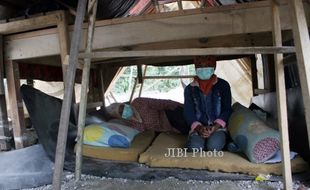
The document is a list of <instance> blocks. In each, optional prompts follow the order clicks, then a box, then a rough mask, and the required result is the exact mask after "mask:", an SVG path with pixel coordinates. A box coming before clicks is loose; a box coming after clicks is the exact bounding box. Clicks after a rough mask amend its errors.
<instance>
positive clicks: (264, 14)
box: [5, 1, 310, 60]
mask: <svg viewBox="0 0 310 190" xmlns="http://www.w3.org/2000/svg"><path fill="white" fill-rule="evenodd" d="M244 4H246V5H244ZM244 4H240V5H234V6H223V7H219V8H217V7H211V8H210V7H208V8H204V9H195V10H189V11H188V10H184V11H176V12H172V13H161V14H152V15H143V16H138V17H129V18H120V19H110V20H103V21H98V22H96V32H95V34H94V43H93V49H94V51H98V50H102V49H106V48H112V47H129V48H130V47H132V46H136V45H139V44H150V43H159V42H166V41H181V40H188V39H201V38H203V39H208V38H211V37H223V36H228V35H237V34H248V33H259V32H271V22H270V7H269V3H268V4H267V3H266V2H265V1H262V2H253V3H244ZM305 8H306V11H307V13H309V10H310V9H309V6H307V7H305ZM308 15H310V14H308ZM308 20H310V18H309V17H308ZM281 24H282V30H289V29H291V22H290V17H289V11H288V6H287V5H282V4H281ZM206 26H208V27H206ZM83 30H84V31H83V32H84V33H85V34H86V26H85V27H84V29H83ZM193 31H194V32H193ZM57 33H58V31H57V30H55V29H47V30H40V31H37V32H28V33H25V34H19V35H11V36H6V37H5V43H6V47H5V59H10V60H19V59H28V58H34V57H43V56H51V55H59V54H60V51H59V48H58V43H57V37H58V36H57V35H58V34H57ZM71 34H73V33H71ZM115 34H117V35H115ZM162 34H165V35H162ZM244 39H245V38H244ZM228 40H229V39H228ZM241 40H242V39H241ZM249 40H250V39H249ZM263 40H265V39H263ZM82 41H84V42H85V41H86V35H84V36H83V40H82ZM236 41H237V39H236ZM249 42H251V41H249ZM208 43H209V42H208V41H206V44H207V45H208ZM210 43H211V42H210ZM30 44H31V45H30ZM43 44H44V45H43ZM45 44H48V45H45ZM224 45H225V44H224ZM254 45H257V44H256V43H255V41H254ZM264 45H268V44H264ZM238 46H243V45H238ZM244 46H247V45H244ZM249 46H251V44H250V45H249ZM196 47H202V46H200V45H199V46H196ZM213 47H214V46H213ZM175 48H178V47H175ZM84 50H85V46H82V47H81V51H84Z"/></svg>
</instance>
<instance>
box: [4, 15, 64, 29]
mask: <svg viewBox="0 0 310 190" xmlns="http://www.w3.org/2000/svg"><path fill="white" fill-rule="evenodd" d="M59 14H60V12H58V11H57V12H55V13H53V14H49V15H44V16H39V17H35V18H29V19H24V20H18V21H13V22H8V23H3V24H0V34H11V33H18V32H24V31H30V30H35V29H41V28H46V27H50V26H56V24H57V20H58V16H59Z"/></svg>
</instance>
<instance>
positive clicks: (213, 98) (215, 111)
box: [184, 78, 232, 127]
mask: <svg viewBox="0 0 310 190" xmlns="http://www.w3.org/2000/svg"><path fill="white" fill-rule="evenodd" d="M231 112H232V108H231V91H230V85H229V83H228V82H226V81H225V80H223V79H220V78H218V81H217V83H216V84H215V85H214V86H213V87H212V90H211V92H209V94H208V95H205V94H204V93H203V92H202V91H201V90H200V89H199V86H198V83H197V82H192V83H191V84H189V85H188V86H187V87H186V88H185V91H184V117H185V119H186V122H187V124H188V125H190V126H191V125H192V124H193V123H194V122H196V121H198V122H200V123H202V124H203V125H206V126H208V125H212V124H213V123H214V121H215V120H217V119H220V120H222V121H224V122H225V123H227V121H228V119H229V117H230V115H231ZM223 127H225V126H223Z"/></svg>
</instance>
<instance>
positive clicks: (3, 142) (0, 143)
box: [0, 35, 11, 151]
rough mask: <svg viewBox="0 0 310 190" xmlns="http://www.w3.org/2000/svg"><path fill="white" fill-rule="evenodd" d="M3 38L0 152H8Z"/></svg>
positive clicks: (0, 42) (0, 51) (0, 39)
mask: <svg viewBox="0 0 310 190" xmlns="http://www.w3.org/2000/svg"><path fill="white" fill-rule="evenodd" d="M3 60H4V59H3V36H2V35H0V151H1V150H10V149H11V146H10V143H9V142H8V139H10V131H9V121H8V113H7V108H6V101H5V89H4V81H3V80H4V71H3V69H4V66H3Z"/></svg>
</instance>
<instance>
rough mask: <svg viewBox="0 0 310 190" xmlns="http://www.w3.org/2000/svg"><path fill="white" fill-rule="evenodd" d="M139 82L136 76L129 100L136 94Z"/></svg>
mask: <svg viewBox="0 0 310 190" xmlns="http://www.w3.org/2000/svg"><path fill="white" fill-rule="evenodd" d="M137 83H138V78H136V80H135V83H134V84H133V88H132V91H131V94H130V98H129V102H131V101H132V99H133V96H134V95H135V90H136V87H137Z"/></svg>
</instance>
